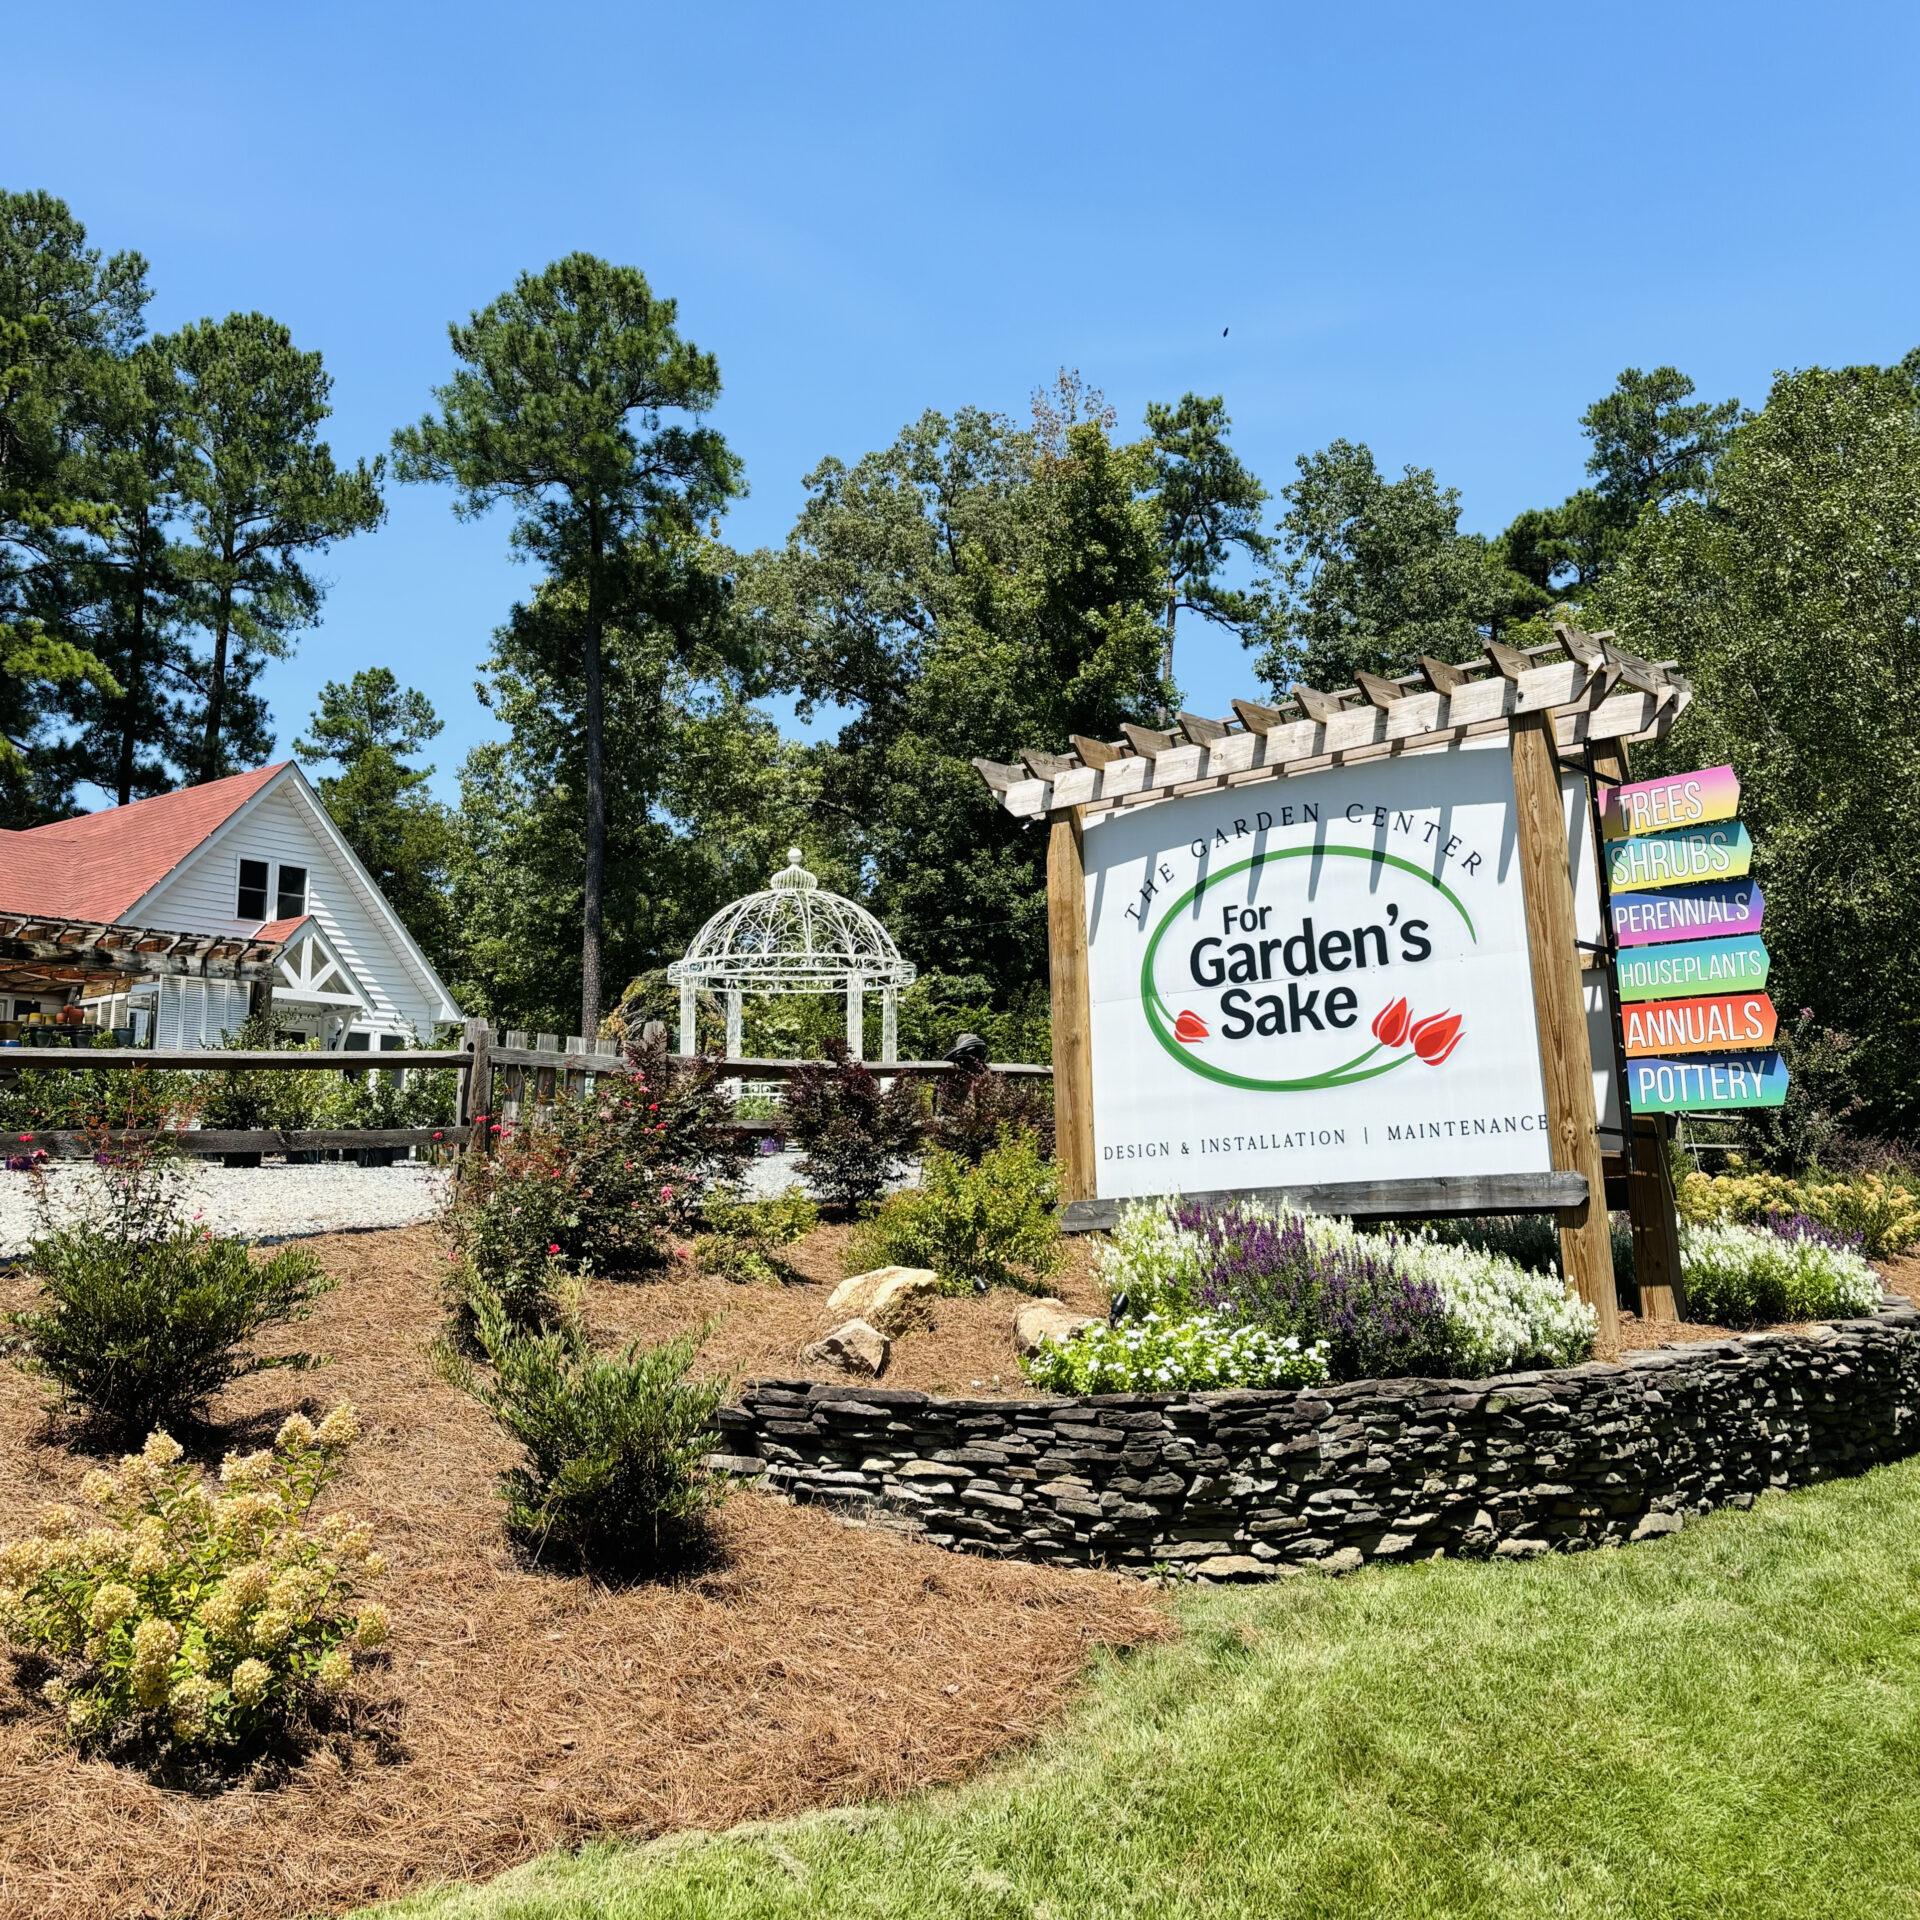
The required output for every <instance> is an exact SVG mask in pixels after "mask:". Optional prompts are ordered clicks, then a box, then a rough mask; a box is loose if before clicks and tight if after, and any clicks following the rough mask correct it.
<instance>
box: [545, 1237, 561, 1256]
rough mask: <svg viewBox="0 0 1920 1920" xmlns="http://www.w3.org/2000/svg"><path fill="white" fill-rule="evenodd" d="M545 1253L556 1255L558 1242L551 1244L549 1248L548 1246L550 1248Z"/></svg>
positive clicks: (558, 1249)
mask: <svg viewBox="0 0 1920 1920" xmlns="http://www.w3.org/2000/svg"><path fill="white" fill-rule="evenodd" d="M547 1251H548V1252H549V1253H558V1252H559V1251H560V1242H559V1241H558V1240H556V1241H555V1242H554V1243H553V1244H552V1245H551V1246H550V1247H549V1248H548V1249H547Z"/></svg>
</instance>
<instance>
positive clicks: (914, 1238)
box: [847, 1129, 1064, 1293]
mask: <svg viewBox="0 0 1920 1920" xmlns="http://www.w3.org/2000/svg"><path fill="white" fill-rule="evenodd" d="M1059 1192H1060V1179H1059V1175H1058V1174H1057V1173H1056V1172H1055V1171H1054V1168H1053V1165H1052V1163H1051V1162H1050V1161H1046V1160H1042V1159H1041V1157H1040V1147H1039V1142H1038V1141H1037V1140H1036V1139H1035V1137H1034V1136H1033V1135H1032V1134H1031V1133H1029V1132H1026V1131H1024V1130H1022V1131H1020V1132H1014V1131H1013V1130H1011V1129H1006V1130H1003V1131H1002V1133H1001V1136H1000V1144H999V1145H998V1146H997V1147H995V1148H994V1149H993V1150H992V1151H991V1152H990V1153H987V1154H985V1155H984V1156H983V1157H982V1158H981V1160H980V1162H979V1164H978V1165H977V1166H971V1165H969V1164H968V1163H967V1162H966V1161H965V1160H963V1159H961V1158H960V1157H959V1156H958V1155H957V1154H951V1153H940V1152H934V1153H929V1154H928V1155H927V1157H926V1160H925V1162H924V1163H923V1165H922V1168H921V1174H920V1185H919V1186H917V1187H908V1188H905V1189H903V1190H902V1191H901V1192H899V1193H894V1194H889V1195H888V1196H887V1198H886V1199H885V1200H883V1201H882V1202H881V1204H880V1208H879V1210H878V1212H876V1213H875V1214H874V1216H873V1218H872V1219H871V1220H868V1221H866V1222H864V1223H863V1224H862V1225H861V1226H860V1227H859V1228H857V1229H856V1230H855V1232H854V1235H853V1237H852V1239H851V1240H850V1241H849V1242H848V1245H847V1271H848V1272H849V1273H866V1272H868V1271H870V1270H871V1269H872V1268H874V1267H886V1266H901V1267H931V1268H932V1269H933V1270H934V1272H935V1273H937V1274H938V1275H939V1276H940V1280H941V1285H942V1287H943V1289H944V1290H945V1291H947V1292H949V1293H964V1292H966V1291H968V1290H969V1289H978V1290H979V1291H981V1292H984V1291H985V1290H986V1289H987V1288H989V1287H1025V1288H1028V1289H1029V1290H1031V1289H1032V1288H1034V1287H1035V1286H1037V1285H1038V1284H1039V1283H1041V1282H1044V1281H1045V1280H1046V1279H1047V1278H1048V1277H1049V1276H1050V1275H1052V1274H1054V1273H1057V1272H1058V1271H1059V1268H1060V1263H1061V1261H1062V1259H1063V1258H1064V1255H1063V1253H1062V1250H1061V1246H1060V1229H1059V1227H1058V1226H1057V1225H1056V1224H1055V1221H1054V1217H1053V1203H1054V1201H1055V1199H1057V1198H1058V1196H1059Z"/></svg>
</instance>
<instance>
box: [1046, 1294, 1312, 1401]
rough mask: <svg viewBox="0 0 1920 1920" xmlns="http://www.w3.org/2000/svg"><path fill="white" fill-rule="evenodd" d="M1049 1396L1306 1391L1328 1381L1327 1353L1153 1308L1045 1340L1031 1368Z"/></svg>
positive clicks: (1204, 1317)
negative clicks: (1164, 1313)
mask: <svg viewBox="0 0 1920 1920" xmlns="http://www.w3.org/2000/svg"><path fill="white" fill-rule="evenodd" d="M1027 1372H1028V1375H1029V1377H1030V1378H1031V1379H1032V1381H1033V1383H1034V1384H1035V1385H1036V1386H1038V1387H1042V1388H1045V1389H1046V1390H1047V1391H1048V1392H1050V1393H1193V1392H1201V1391H1204V1390H1206V1389H1207V1388H1211V1387H1305V1386H1312V1385H1314V1384H1315V1383H1316V1382H1318V1381H1321V1380H1324V1379H1325V1378H1326V1377H1327V1359H1326V1348H1325V1346H1324V1345H1323V1344H1321V1343H1319V1342H1315V1344H1314V1345H1312V1346H1310V1347H1304V1348H1303V1347H1302V1346H1301V1344H1300V1342H1299V1341H1298V1340H1296V1339H1295V1338H1293V1336H1292V1335H1288V1336H1287V1337H1286V1338H1284V1339H1279V1338H1276V1337H1275V1336H1274V1335H1272V1334H1270V1333H1264V1332H1262V1331H1261V1330H1260V1329H1259V1328H1258V1327H1236V1326H1234V1325H1232V1324H1231V1323H1230V1322H1228V1321H1225V1320H1221V1319H1219V1318H1218V1317H1216V1316H1215V1315H1213V1314H1210V1313H1197V1314H1190V1315H1188V1316H1187V1317H1186V1318H1184V1319H1180V1320H1167V1319H1164V1318H1162V1316H1161V1315H1160V1314H1158V1313H1155V1312H1152V1311H1149V1312H1147V1313H1146V1314H1144V1315H1142V1316H1141V1318H1139V1319H1138V1320H1129V1321H1126V1322H1125V1323H1124V1324H1122V1325H1120V1326H1118V1327H1092V1328H1089V1329H1088V1330H1087V1331H1086V1332H1084V1333H1082V1334H1080V1335H1079V1336H1077V1337H1076V1338H1075V1339H1072V1340H1069V1341H1066V1342H1064V1343H1061V1342H1058V1341H1053V1340H1045V1341H1042V1342H1041V1346H1040V1351H1039V1352H1038V1353H1037V1354H1036V1355H1034V1357H1033V1358H1032V1359H1031V1360H1029V1361H1028V1363H1027Z"/></svg>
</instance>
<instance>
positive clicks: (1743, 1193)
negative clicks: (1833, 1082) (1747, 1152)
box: [1677, 1170, 1920, 1259]
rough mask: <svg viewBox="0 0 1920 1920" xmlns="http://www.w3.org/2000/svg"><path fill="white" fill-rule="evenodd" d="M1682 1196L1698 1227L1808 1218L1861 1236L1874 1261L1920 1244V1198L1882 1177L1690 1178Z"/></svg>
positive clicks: (1684, 1211) (1739, 1174)
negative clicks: (1726, 1222)
mask: <svg viewBox="0 0 1920 1920" xmlns="http://www.w3.org/2000/svg"><path fill="white" fill-rule="evenodd" d="M1677 1197H1678V1200H1679V1208H1680V1214H1681V1217H1682V1218H1683V1219H1686V1220H1690V1221H1692V1222H1693V1223H1694V1224H1695V1225H1698V1226H1704V1225H1706V1224H1707V1223H1708V1222H1710V1221H1714V1220H1739V1221H1751V1222H1758V1221H1762V1220H1765V1219H1766V1217H1767V1216H1768V1215H1769V1214H1776V1213H1778V1214H1795V1213H1804V1214H1805V1215H1806V1216H1807V1218H1808V1219H1810V1220H1817V1221H1818V1222H1819V1223H1820V1224H1821V1225H1822V1226H1823V1227H1831V1228H1832V1229H1833V1230H1834V1231H1835V1232H1836V1233H1857V1234H1858V1235H1859V1236H1860V1240H1861V1251H1862V1252H1864V1253H1865V1254H1866V1255H1867V1256H1868V1257H1869V1258H1870V1259H1879V1258H1881V1257H1883V1256H1884V1255H1886V1254H1890V1253H1903V1252H1905V1250H1906V1249H1907V1248H1908V1247H1910V1246H1912V1245H1913V1244H1914V1243H1915V1242H1916V1241H1920V1196H1916V1195H1915V1193H1914V1192H1913V1190H1912V1189H1911V1188H1909V1187H1906V1186H1903V1185H1902V1184H1901V1183H1900V1182H1899V1181H1897V1180H1889V1179H1887V1178H1886V1177H1885V1176H1884V1175H1882V1174H1878V1173H1856V1174H1849V1175H1848V1176H1847V1177H1846V1178H1844V1179H1819V1178H1814V1179H1809V1180H1789V1179H1788V1178H1786V1176H1785V1175H1784V1174H1778V1173H1760V1172H1748V1171H1745V1170H1740V1171H1736V1172H1733V1173H1723V1174H1718V1175H1714V1176H1709V1175H1707V1174H1704V1173H1690V1174H1688V1175H1687V1176H1686V1178H1685V1179H1684V1180H1682V1181H1681V1183H1680V1187H1679V1192H1678V1196H1677Z"/></svg>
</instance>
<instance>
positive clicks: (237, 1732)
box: [0, 1406, 387, 1749]
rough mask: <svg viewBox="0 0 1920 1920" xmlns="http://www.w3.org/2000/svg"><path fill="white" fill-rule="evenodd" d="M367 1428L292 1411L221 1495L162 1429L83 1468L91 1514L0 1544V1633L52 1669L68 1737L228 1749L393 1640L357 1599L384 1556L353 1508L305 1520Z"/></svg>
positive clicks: (243, 1459) (337, 1686)
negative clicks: (98, 1466) (101, 1467)
mask: <svg viewBox="0 0 1920 1920" xmlns="http://www.w3.org/2000/svg"><path fill="white" fill-rule="evenodd" d="M356 1433H357V1427H356V1425H355V1421H354V1414H353V1409H352V1408H351V1407H347V1406H340V1407H336V1408H335V1409H334V1410H333V1411H332V1412H331V1413H330V1414H328V1415H327V1417H326V1418H325V1419H324V1420H322V1421H321V1423H320V1425H319V1426H318V1427H317V1428H316V1427H315V1426H314V1425H313V1424H312V1422H311V1421H309V1420H308V1419H307V1418H306V1417H305V1416H304V1415H303V1414H295V1415H294V1416H293V1417H292V1418H291V1419H289V1420H288V1421H287V1422H286V1424H285V1425H284V1426H282V1427H281V1429H280V1432H279V1435H278V1437H277V1438H276V1439H275V1441H274V1444H273V1447H272V1449H271V1450H270V1451H269V1450H262V1451H260V1452H258V1453H250V1454H229V1455H228V1456H227V1458H226V1461H225V1462H224V1464H223V1465H222V1466H221V1469H220V1482H221V1486H220V1491H219V1492H218V1493H216V1492H215V1491H214V1490H213V1489H212V1488H210V1487H209V1486H208V1485H207V1484H206V1482H205V1481H204V1480H202V1478H201V1477H200V1474H199V1473H198V1471H197V1470H196V1469H195V1468H193V1467H191V1466H184V1465H182V1464H181V1458H180V1452H181V1450H180V1444H179V1442H178V1441H176V1440H174V1439H173V1438H172V1437H171V1436H170V1435H168V1434H166V1433H164V1432H156V1433H154V1434H152V1435H151V1436H150V1437H149V1438H148V1440H147V1443H146V1445H145V1447H144V1448H142V1449H141V1451H140V1452H139V1453H130V1454H128V1455H127V1456H126V1457H125V1458H124V1459H123V1460H122V1461H121V1462H120V1469H119V1471H118V1472H117V1473H103V1472H95V1473H90V1474H88V1475H87V1477H86V1480H85V1482H84V1483H83V1487H82V1491H83V1493H84V1495H85V1497H86V1499H87V1502H88V1503H89V1505H91V1506H92V1507H93V1508H94V1509H95V1510H96V1512H97V1514H98V1516H99V1518H98V1519H97V1520H95V1521H93V1522H92V1523H91V1524H89V1522H88V1521H87V1519H86V1518H85V1517H84V1516H83V1515H82V1514H81V1513H79V1512H78V1511H76V1510H75V1509H74V1508H73V1507H70V1506H64V1505H54V1506H45V1507H42V1508H41V1509H40V1513H39V1518H38V1523H37V1525H36V1528H35V1530H34V1532H32V1533H31V1534H29V1535H27V1536H26V1537H24V1538H22V1539H18V1540H13V1541H10V1542H9V1543H8V1544H7V1545H6V1546H5V1547H3V1548H0V1634H4V1636H5V1637H6V1639H8V1640H9V1641H10V1642H11V1643H12V1644H13V1645H14V1646H16V1647H18V1648H20V1649H21V1650H22V1651H25V1652H31V1653H37V1654H40V1655H42V1656H44V1657H45V1658H47V1659H48V1660H50V1661H52V1662H53V1663H54V1665H55V1666H56V1667H57V1668H58V1670H59V1671H58V1673H57V1675H56V1677H55V1678H54V1679H52V1680H50V1681H49V1682H48V1683H47V1685H46V1686H45V1687H44V1688H43V1689H42V1691H43V1693H44V1695H45V1697H46V1699H47V1700H48V1701H49V1702H50V1703H51V1704H53V1705H56V1706H63V1707H64V1708H65V1709H66V1722H67V1728H68V1731H69V1732H70V1733H71V1734H72V1735H73V1736H74V1738H76V1739H78V1740H82V1741H86V1742H89V1743H94V1744H100V1745H108V1744H113V1745H118V1744H122V1743H140V1744H150V1745H159V1744H172V1745H174V1746H177V1747H180V1748H186V1749H205V1748H213V1747H222V1746H230V1745H233V1744H235V1743H238V1742H242V1741H246V1740H249V1739H251V1738H253V1737H254V1736H257V1735H259V1734H261V1733H264V1732H266V1731H268V1730H269V1729H271V1728H273V1727H276V1726H280V1725H284V1724H285V1723H286V1722H288V1721H289V1720H291V1719H293V1718H295V1717H297V1716H298V1715H299V1714H300V1713H302V1712H304V1711H306V1710H308V1709H310V1708H311V1707H313V1706H314V1705H316V1704H317V1703H318V1701H319V1700H320V1698H321V1697H322V1696H325V1695H330V1694H337V1693H339V1692H340V1691H341V1690H342V1689H343V1688H345V1687H346V1686H347V1685H348V1684H349V1683H350V1681H351V1680H352V1678H353V1653H354V1650H355V1649H356V1648H362V1649H371V1648H373V1647H377V1646H379V1645H380V1644H381V1642H382V1641H384V1640H385V1638H386V1636H387V1616H386V1610H385V1609H384V1608H383V1607H380V1606H378V1605H375V1604H373V1603H371V1602H366V1601H363V1600H362V1599H361V1593H362V1590H363V1589H364V1587H365V1585H366V1583H367V1582H368V1581H369V1580H374V1579H377V1578H379V1576H380V1575H381V1574H382V1573H383V1572H384V1571H385V1563H384V1562H383V1561H382V1560H381V1557H380V1555H379V1554H377V1553H375V1552H374V1551H373V1537H372V1533H371V1530H370V1529H369V1528H367V1527H365V1526H364V1525H362V1524H361V1523H360V1522H358V1521H357V1520H355V1518H354V1517H353V1515H352V1514H350V1513H340V1512H336V1513H330V1514H328V1515H327V1516H326V1517H325V1518H324V1519H322V1520H320V1521H318V1522H317V1523H314V1524H311V1525H310V1524H309V1518H308V1517H309V1514H310V1512H311V1510H312V1507H313V1504H314V1502H315V1500H317V1499H318V1498H319V1496H320V1494H321V1493H322V1492H323V1491H324V1490H325V1488H326V1486H327V1484H328V1483H329V1481H331V1480H332V1479H333V1478H334V1476H335V1474H336V1473H337V1472H338V1471H339V1466H340V1459H341V1456H342V1454H343V1453H344V1452H345V1451H346V1449H347V1447H348V1446H349V1445H350V1444H351V1442H352V1441H353V1440H354V1438H355V1437H356Z"/></svg>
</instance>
